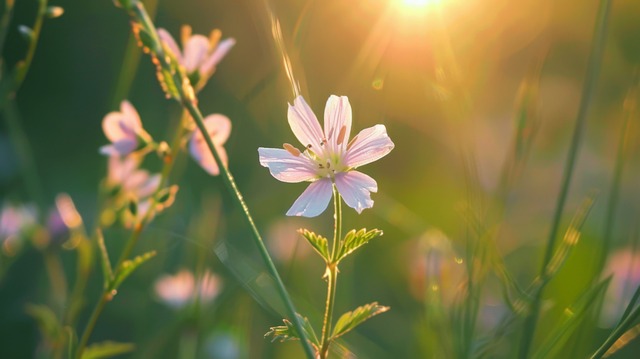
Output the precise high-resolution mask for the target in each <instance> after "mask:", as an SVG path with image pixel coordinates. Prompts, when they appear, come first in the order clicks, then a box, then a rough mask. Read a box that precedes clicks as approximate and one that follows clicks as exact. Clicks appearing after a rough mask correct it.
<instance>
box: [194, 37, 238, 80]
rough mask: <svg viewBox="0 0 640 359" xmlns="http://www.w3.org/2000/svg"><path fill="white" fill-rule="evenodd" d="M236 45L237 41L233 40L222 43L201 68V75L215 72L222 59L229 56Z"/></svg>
mask: <svg viewBox="0 0 640 359" xmlns="http://www.w3.org/2000/svg"><path fill="white" fill-rule="evenodd" d="M235 44H236V40H235V39H233V38H229V39H225V40H224V41H222V42H220V43H219V44H218V46H216V49H215V50H214V51H213V53H212V54H211V55H210V56H209V58H207V59H206V60H205V61H204V63H203V64H202V66H200V73H201V74H209V73H213V71H215V67H216V65H218V64H219V63H220V61H222V59H223V58H224V57H225V56H226V55H227V53H228V52H229V50H231V48H232V47H233V45H235Z"/></svg>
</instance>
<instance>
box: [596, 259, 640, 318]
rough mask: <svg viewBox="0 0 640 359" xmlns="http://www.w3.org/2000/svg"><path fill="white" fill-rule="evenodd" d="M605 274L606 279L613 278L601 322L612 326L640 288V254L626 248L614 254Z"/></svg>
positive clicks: (608, 262) (609, 260)
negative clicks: (639, 287)
mask: <svg viewBox="0 0 640 359" xmlns="http://www.w3.org/2000/svg"><path fill="white" fill-rule="evenodd" d="M603 274H604V277H609V276H612V277H611V283H610V284H609V289H608V290H607V294H606V296H605V300H604V305H603V308H602V315H601V318H600V322H601V323H602V324H603V325H605V326H612V325H614V324H615V323H616V322H617V321H618V320H619V319H620V316H621V315H622V313H623V312H624V309H625V308H626V306H627V305H628V304H629V301H630V300H631V296H632V295H633V293H634V291H635V290H636V288H638V286H640V252H638V251H633V250H632V249H630V248H625V249H621V250H618V251H616V252H614V253H612V254H611V255H610V256H609V259H608V261H607V266H606V267H605V270H604V271H603Z"/></svg>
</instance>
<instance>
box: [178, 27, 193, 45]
mask: <svg viewBox="0 0 640 359" xmlns="http://www.w3.org/2000/svg"><path fill="white" fill-rule="evenodd" d="M191 31H192V30H191V26H189V25H182V27H181V28H180V41H181V42H182V48H183V49H184V47H185V45H187V42H188V41H189V39H190V38H191Z"/></svg>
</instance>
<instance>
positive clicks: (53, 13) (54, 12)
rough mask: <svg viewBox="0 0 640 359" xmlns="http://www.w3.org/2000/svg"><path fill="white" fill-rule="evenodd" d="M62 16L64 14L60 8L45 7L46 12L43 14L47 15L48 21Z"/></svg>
mask: <svg viewBox="0 0 640 359" xmlns="http://www.w3.org/2000/svg"><path fill="white" fill-rule="evenodd" d="M62 14H64V9H63V8H61V7H60V6H49V7H47V12H46V13H45V15H47V17H48V18H49V19H55V18H57V17H60V16H62Z"/></svg>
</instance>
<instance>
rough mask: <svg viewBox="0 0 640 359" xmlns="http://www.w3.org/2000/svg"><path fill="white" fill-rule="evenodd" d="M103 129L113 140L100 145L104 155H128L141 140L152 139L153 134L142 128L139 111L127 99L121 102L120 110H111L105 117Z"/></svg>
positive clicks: (110, 139)
mask: <svg viewBox="0 0 640 359" xmlns="http://www.w3.org/2000/svg"><path fill="white" fill-rule="evenodd" d="M102 130H103V131H104V134H105V136H107V138H108V139H109V141H111V142H112V144H111V145H106V146H102V147H100V153H102V154H103V155H108V156H111V155H119V156H126V155H128V154H130V153H131V152H133V151H135V150H137V149H138V147H139V145H140V142H142V143H146V142H150V141H151V136H149V134H148V133H147V132H146V131H145V130H144V128H142V122H141V121H140V116H139V115H138V111H136V109H135V108H134V107H133V105H131V103H129V101H126V100H125V101H122V102H121V103H120V112H117V111H114V112H110V113H109V114H107V115H106V116H105V117H104V119H103V120H102Z"/></svg>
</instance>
